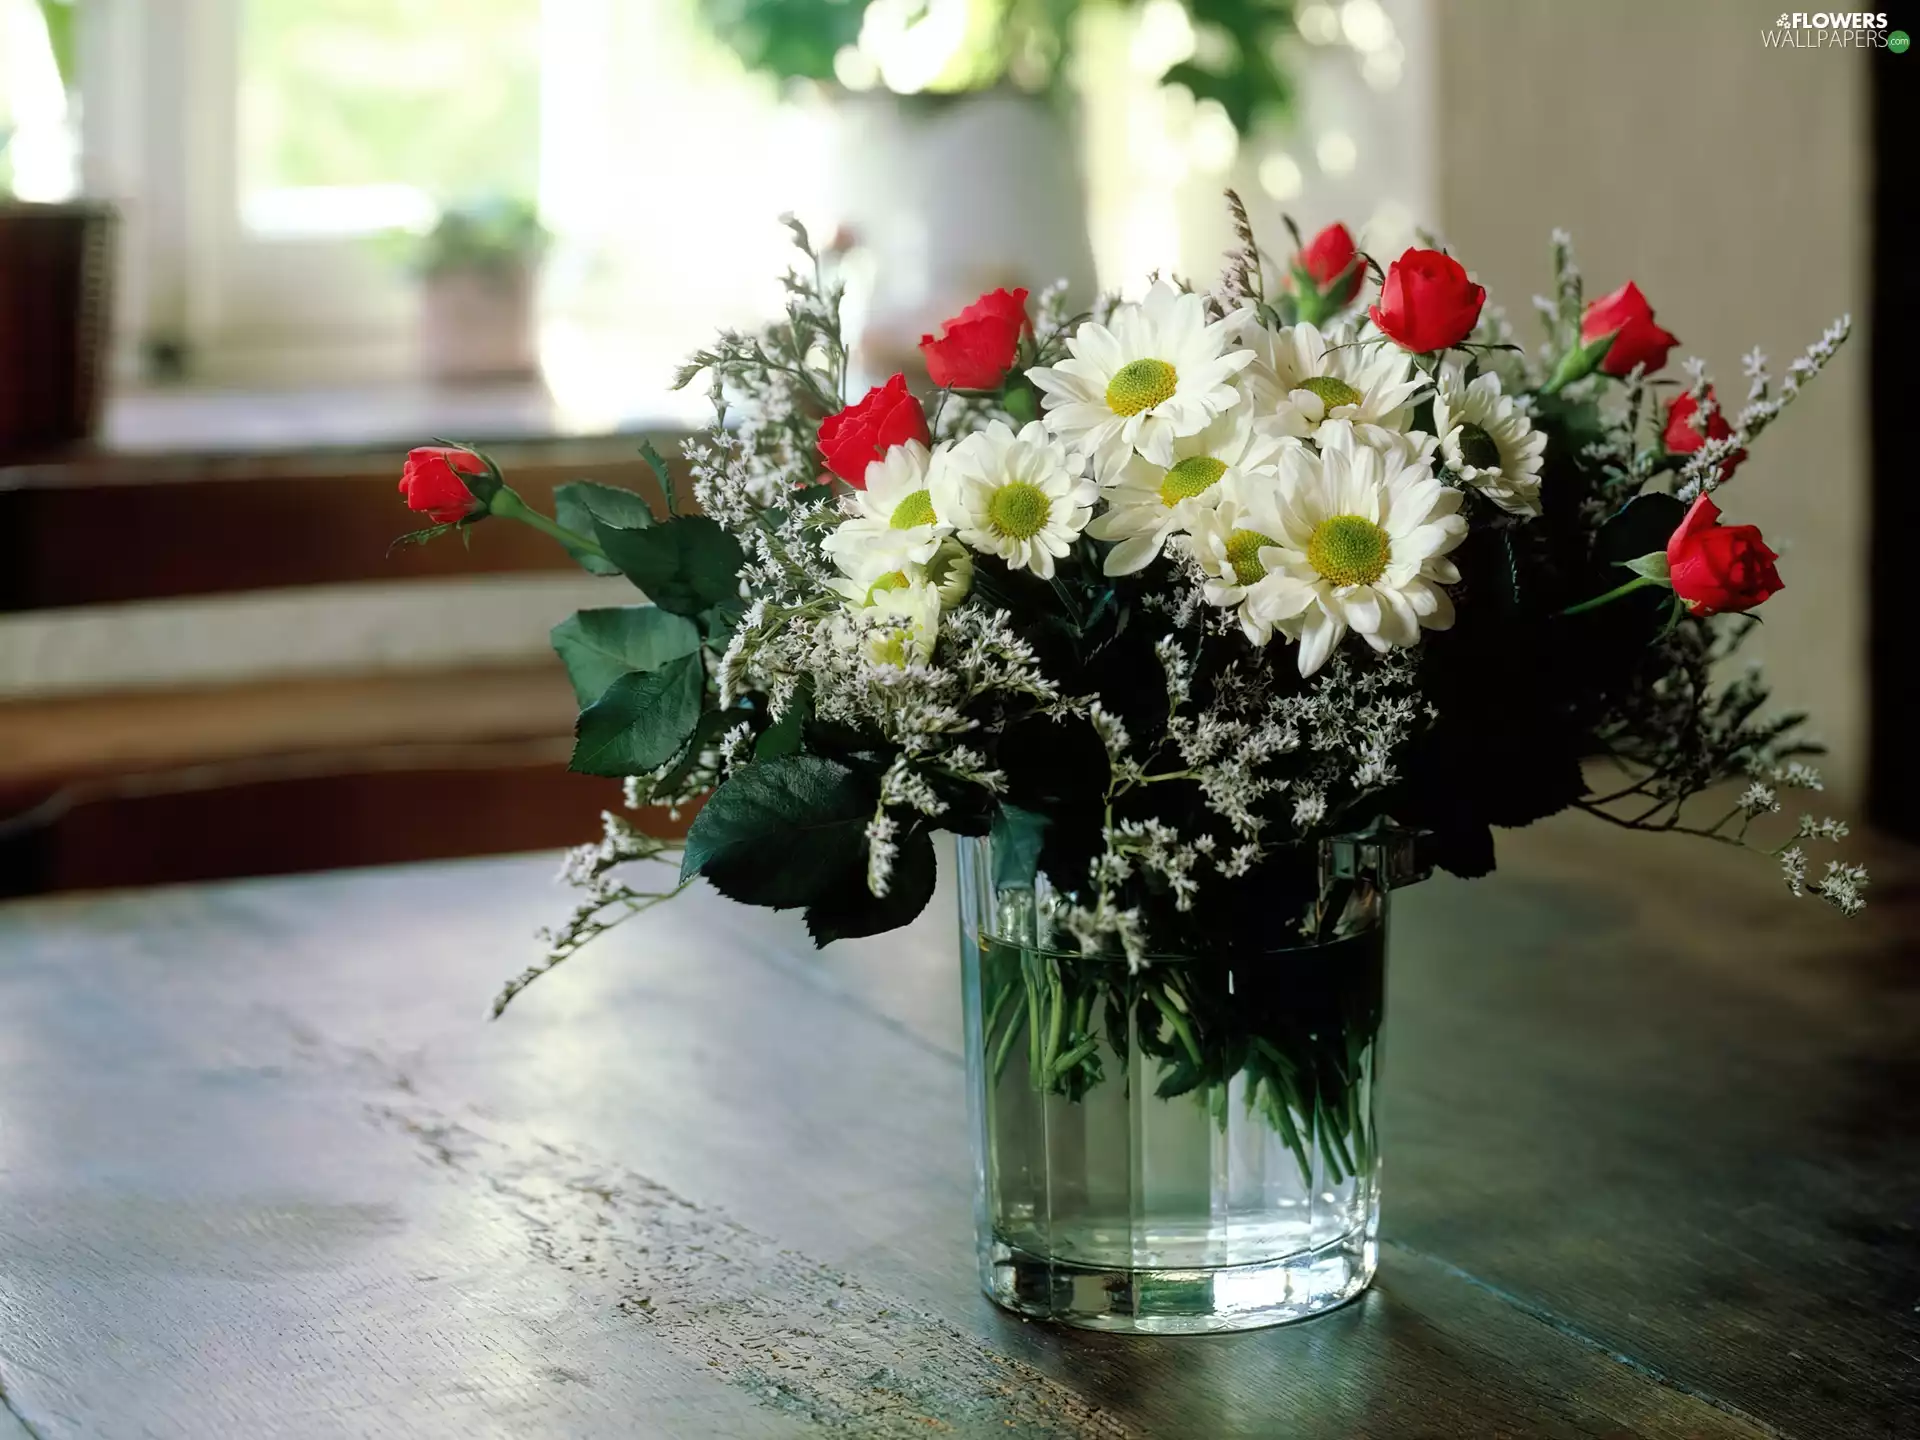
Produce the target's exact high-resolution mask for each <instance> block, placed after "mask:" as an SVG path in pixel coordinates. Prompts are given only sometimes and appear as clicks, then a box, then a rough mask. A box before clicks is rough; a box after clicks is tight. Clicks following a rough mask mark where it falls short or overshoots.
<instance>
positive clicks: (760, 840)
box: [680, 755, 878, 910]
mask: <svg viewBox="0 0 1920 1440" xmlns="http://www.w3.org/2000/svg"><path fill="white" fill-rule="evenodd" d="M877 799H878V788H877V786H876V785H875V784H874V782H873V780H872V779H871V777H867V776H863V775H860V774H858V773H857V772H855V771H853V770H850V769H848V768H847V767H846V766H845V765H841V764H839V763H837V762H835V761H832V760H826V759H822V758H821V757H820V756H817V755H789V756H786V757H785V758H783V759H779V760H763V761H758V762H756V763H754V764H752V765H748V766H746V767H745V768H744V769H740V770H736V771H734V773H733V774H732V775H731V776H729V777H728V779H727V780H726V782H725V783H724V784H722V785H721V786H720V788H719V789H717V790H715V791H714V792H713V794H712V795H711V796H709V797H708V799H707V803H706V804H705V805H704V806H703V807H701V810H700V813H699V814H698V815H697V816H695V817H694V821H693V825H692V828H690V829H689V830H688V831H687V842H686V850H685V853H684V856H683V858H682V861H681V866H680V875H681V878H682V879H688V878H691V877H692V876H695V875H705V876H706V877H707V879H708V880H709V881H711V882H712V884H713V888H714V889H716V890H718V891H719V892H720V893H721V894H722V895H725V896H727V897H728V898H729V899H733V900H738V901H741V902H742V903H743V904H747V905H766V906H770V907H772V908H774V909H776V910H784V909H788V908H791V907H793V906H795V905H811V904H813V903H814V902H815V901H818V900H822V899H824V898H826V897H828V896H830V895H834V894H836V893H837V894H841V895H845V894H846V893H848V890H849V886H850V883H851V881H852V880H853V879H855V878H857V879H858V880H859V881H860V883H861V884H862V885H864V884H865V883H866V871H867V861H866V829H867V822H868V821H869V820H870V819H872V818H873V810H874V805H875V802H876V801H877Z"/></svg>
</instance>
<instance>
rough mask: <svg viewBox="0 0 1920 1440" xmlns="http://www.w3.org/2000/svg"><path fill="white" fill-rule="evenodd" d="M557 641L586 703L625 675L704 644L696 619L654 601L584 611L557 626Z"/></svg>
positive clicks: (654, 666) (575, 687)
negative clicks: (670, 610) (653, 602)
mask: <svg viewBox="0 0 1920 1440" xmlns="http://www.w3.org/2000/svg"><path fill="white" fill-rule="evenodd" d="M552 639H553V648H554V650H555V651H556V652H558V654H559V656H560V659H561V661H562V662H563V663H564V664H565V665H566V667H567V678H568V679H570V680H572V681H573V693H574V694H575V696H577V697H578V698H579V701H580V704H581V705H582V706H587V705H591V704H592V703H593V702H594V701H596V700H598V699H599V698H600V697H601V696H602V695H604V694H606V693H607V687H608V686H610V685H611V684H613V682H614V681H616V680H618V679H619V678H620V677H621V676H622V675H627V674H631V673H632V672H633V671H636V670H638V671H641V672H643V673H644V672H646V671H651V670H658V669H659V668H660V667H661V666H662V665H664V664H666V663H667V662H668V661H669V660H678V659H679V658H680V657H681V656H682V655H691V654H693V653H694V652H695V651H696V650H698V649H699V648H700V632H699V631H698V630H697V629H695V628H694V624H693V622H692V621H691V620H688V619H687V618H685V617H684V616H681V615H673V614H669V613H668V612H667V611H665V610H662V609H660V608H659V607H657V606H654V605H619V606H614V607H611V608H609V609H605V610H582V611H580V612H578V613H577V614H574V615H569V616H568V617H567V618H566V619H565V620H562V621H561V622H560V623H559V624H558V625H556V626H554V627H553V636H552Z"/></svg>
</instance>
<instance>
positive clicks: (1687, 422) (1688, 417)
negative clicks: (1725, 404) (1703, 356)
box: [1662, 385, 1747, 482]
mask: <svg viewBox="0 0 1920 1440" xmlns="http://www.w3.org/2000/svg"><path fill="white" fill-rule="evenodd" d="M1707 398H1708V399H1712V398H1713V387H1712V386H1711V385H1709V386H1708V387H1707ZM1699 414H1700V402H1699V401H1698V400H1695V399H1694V398H1693V396H1692V394H1691V393H1689V392H1688V391H1685V390H1682V391H1681V392H1680V393H1679V394H1678V395H1676V396H1674V397H1673V399H1672V400H1670V401H1669V402H1668V403H1667V429H1666V434H1665V435H1664V436H1663V437H1662V438H1663V439H1664V440H1665V441H1666V446H1667V453H1668V454H1670V455H1691V454H1693V452H1694V451H1696V450H1698V449H1699V448H1700V447H1701V446H1703V445H1705V444H1706V443H1707V442H1708V441H1709V440H1725V439H1727V438H1728V437H1730V436H1731V435H1732V434H1733V426H1731V425H1729V424H1728V423H1727V417H1726V416H1724V415H1722V414H1721V413H1720V407H1719V405H1717V404H1716V405H1715V406H1714V407H1713V413H1712V414H1711V415H1709V416H1708V417H1707V428H1706V431H1705V432H1704V433H1702V432H1701V430H1700V429H1699V428H1698V426H1697V424H1696V421H1697V419H1698V417H1699ZM1746 458H1747V452H1746V451H1744V450H1735V451H1733V452H1732V453H1730V454H1729V455H1728V456H1727V458H1726V459H1724V460H1722V461H1721V462H1720V479H1721V481H1722V482H1725V481H1727V480H1729V479H1731V478H1732V477H1733V472H1734V470H1735V469H1736V468H1737V467H1738V466H1739V464H1740V462H1741V461H1742V460H1744V459H1746Z"/></svg>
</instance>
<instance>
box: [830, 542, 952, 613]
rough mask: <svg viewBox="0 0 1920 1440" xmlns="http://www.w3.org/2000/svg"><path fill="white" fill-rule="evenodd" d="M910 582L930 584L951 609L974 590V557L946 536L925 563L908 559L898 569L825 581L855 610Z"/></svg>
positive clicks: (844, 576) (942, 601)
mask: <svg viewBox="0 0 1920 1440" xmlns="http://www.w3.org/2000/svg"><path fill="white" fill-rule="evenodd" d="M843 570H844V567H843ZM910 585H930V586H932V587H933V589H934V592H935V593H936V594H938V595H939V597H940V603H941V604H942V605H944V606H946V608H947V609H949V610H951V609H952V608H953V607H954V606H956V605H958V604H959V603H960V602H961V601H962V600H964V599H966V598H967V595H968V594H969V592H971V591H972V589H973V556H972V555H971V554H970V553H969V552H968V550H967V547H966V546H964V545H962V544H961V543H960V542H959V541H958V540H955V539H954V538H953V537H952V536H948V537H947V538H946V539H945V540H942V541H941V542H940V545H939V548H938V549H936V550H935V551H934V552H933V557H932V558H931V559H929V560H928V561H927V563H926V564H924V565H916V564H913V563H912V562H911V561H909V562H908V563H907V564H905V565H902V566H901V567H900V568H899V569H898V570H888V571H885V572H883V573H881V574H879V575H873V576H865V575H853V574H846V573H843V574H841V575H838V576H835V577H834V578H832V579H830V580H828V581H827V588H828V589H829V590H831V591H833V592H834V593H835V594H836V595H839V596H840V597H841V598H843V599H844V600H845V601H846V602H847V604H848V605H850V606H852V607H853V608H854V609H856V610H859V609H865V608H866V607H868V606H870V605H872V604H873V603H874V599H875V597H876V596H877V595H880V594H883V593H885V592H886V591H889V590H902V589H905V588H906V587H908V586H910Z"/></svg>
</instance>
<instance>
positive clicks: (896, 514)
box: [887, 490, 933, 530]
mask: <svg viewBox="0 0 1920 1440" xmlns="http://www.w3.org/2000/svg"><path fill="white" fill-rule="evenodd" d="M887 524H888V525H889V526H891V527H892V528H893V529H895V530H911V529H913V527H914V526H916V525H931V524H933V492H932V491H931V490H916V491H914V492H913V493H912V494H911V495H909V496H907V498H906V499H904V500H902V501H901V502H900V503H899V504H898V505H896V506H894V507H893V515H892V517H891V518H890V519H889V520H888V521H887Z"/></svg>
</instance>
